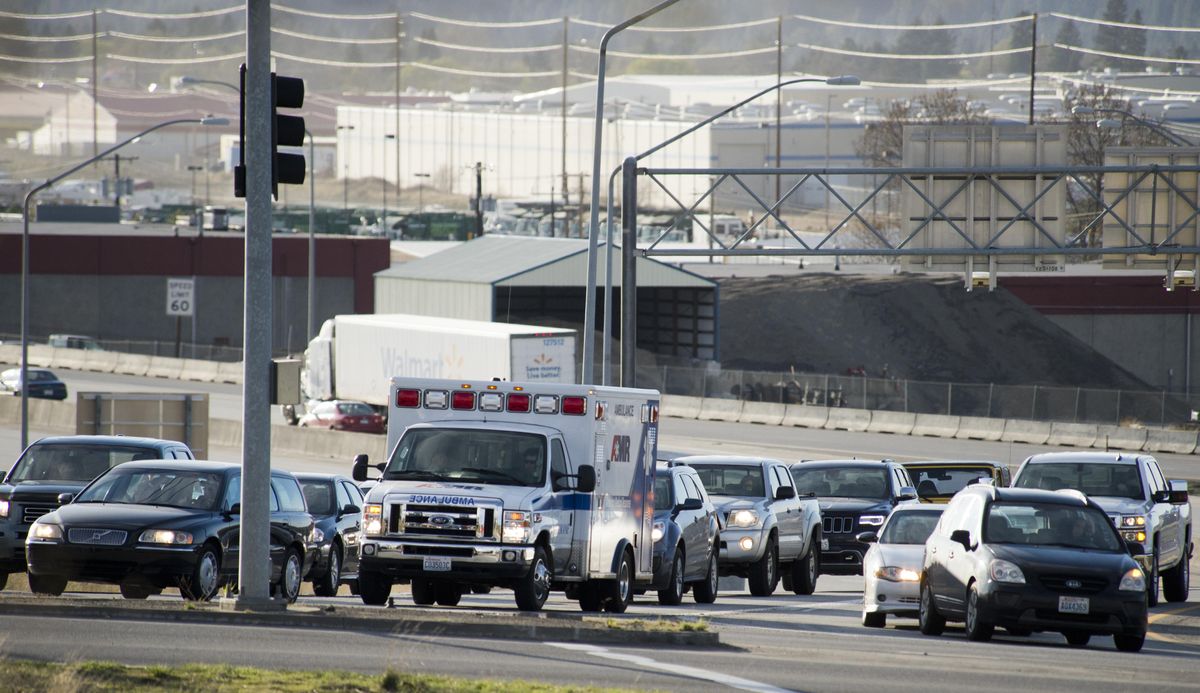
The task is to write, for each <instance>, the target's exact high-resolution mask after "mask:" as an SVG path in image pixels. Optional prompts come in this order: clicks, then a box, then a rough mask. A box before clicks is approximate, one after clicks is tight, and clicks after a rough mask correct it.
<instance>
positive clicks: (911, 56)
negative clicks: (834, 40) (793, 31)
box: [771, 43, 1033, 60]
mask: <svg viewBox="0 0 1200 693" xmlns="http://www.w3.org/2000/svg"><path fill="white" fill-rule="evenodd" d="M796 47H798V48H807V49H809V50H813V51H817V52H819V53H834V54H837V55H853V56H855V57H858V58H886V59H888V60H961V59H963V58H986V57H988V56H993V55H1012V54H1014V53H1028V52H1029V51H1031V50H1033V48H1032V47H1031V46H1025V47H1024V48H1006V49H1003V50H995V51H979V52H977V53H873V52H871V51H852V50H847V49H845V48H829V47H828V46H816V45H813V44H811V43H797V44H796ZM771 50H775V49H774V48H772V49H771Z"/></svg>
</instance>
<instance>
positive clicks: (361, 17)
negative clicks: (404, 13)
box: [271, 3, 396, 21]
mask: <svg viewBox="0 0 1200 693" xmlns="http://www.w3.org/2000/svg"><path fill="white" fill-rule="evenodd" d="M271 9H272V10H278V11H280V12H287V13H289V14H298V15H300V16H302V17H316V18H318V19H348V20H352V21H353V20H364V19H393V20H394V19H396V13H395V12H390V13H387V14H332V13H328V12H311V11H309V10H298V9H296V8H294V7H288V6H286V5H277V4H275V3H271Z"/></svg>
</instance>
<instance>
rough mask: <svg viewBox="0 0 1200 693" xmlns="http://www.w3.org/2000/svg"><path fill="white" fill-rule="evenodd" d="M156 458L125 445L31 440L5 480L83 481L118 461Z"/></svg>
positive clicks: (88, 479)
mask: <svg viewBox="0 0 1200 693" xmlns="http://www.w3.org/2000/svg"><path fill="white" fill-rule="evenodd" d="M159 457H160V455H159V454H158V452H157V451H156V450H152V449H149V448H139V447H133V446H125V445H104V444H98V443H93V444H85V443H34V444H33V445H31V446H30V447H29V449H28V450H26V451H25V454H24V455H21V459H19V460H17V463H16V465H14V466H13V469H12V472H11V473H10V474H9V477H8V483H10V484H15V483H17V482H21V481H43V482H53V481H61V482H80V481H83V482H87V481H91V480H92V479H95V478H96V477H98V476H100V475H101V474H103V473H104V472H107V471H108V470H109V469H112V468H113V467H115V466H117V465H118V464H121V463H122V462H129V461H130V460H154V459H158V458H159Z"/></svg>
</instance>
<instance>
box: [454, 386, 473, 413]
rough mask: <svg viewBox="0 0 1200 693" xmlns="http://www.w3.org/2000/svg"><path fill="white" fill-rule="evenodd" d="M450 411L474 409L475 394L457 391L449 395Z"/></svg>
mask: <svg viewBox="0 0 1200 693" xmlns="http://www.w3.org/2000/svg"><path fill="white" fill-rule="evenodd" d="M450 408H451V409H474V408H475V393H474V392H465V391H463V390H459V391H458V392H455V393H454V394H452V395H450Z"/></svg>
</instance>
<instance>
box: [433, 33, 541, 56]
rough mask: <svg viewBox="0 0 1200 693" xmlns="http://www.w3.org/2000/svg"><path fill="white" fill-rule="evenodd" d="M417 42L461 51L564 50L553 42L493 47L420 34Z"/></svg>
mask: <svg viewBox="0 0 1200 693" xmlns="http://www.w3.org/2000/svg"><path fill="white" fill-rule="evenodd" d="M413 41H415V42H416V43H421V44H424V45H427V46H436V47H438V48H449V49H451V50H459V51H474V52H477V53H545V52H548V51H560V50H562V44H561V43H553V44H548V45H545V46H518V47H515V48H493V47H491V46H465V45H462V44H458V43H444V42H442V41H434V40H433V39H426V38H421V37H420V36H418V37H416V38H414V39H413Z"/></svg>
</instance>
